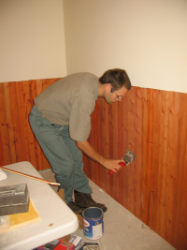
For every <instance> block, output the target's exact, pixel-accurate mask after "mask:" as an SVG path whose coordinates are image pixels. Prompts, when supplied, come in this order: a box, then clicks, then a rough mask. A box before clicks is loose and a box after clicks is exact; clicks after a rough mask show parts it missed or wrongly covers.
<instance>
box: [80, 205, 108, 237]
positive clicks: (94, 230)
mask: <svg viewBox="0 0 187 250" xmlns="http://www.w3.org/2000/svg"><path fill="white" fill-rule="evenodd" d="M82 216H83V225H84V229H83V231H84V236H85V237H86V238H87V239H89V240H98V239H100V238H101V237H102V236H103V233H104V221H103V210H102V209H100V208H97V207H89V208H87V209H85V210H84V211H83V212H82Z"/></svg>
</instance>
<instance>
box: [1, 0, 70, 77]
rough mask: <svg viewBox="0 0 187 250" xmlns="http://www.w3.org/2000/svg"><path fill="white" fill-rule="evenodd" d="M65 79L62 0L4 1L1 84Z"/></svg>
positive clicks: (2, 8)
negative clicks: (44, 79)
mask: <svg viewBox="0 0 187 250" xmlns="http://www.w3.org/2000/svg"><path fill="white" fill-rule="evenodd" d="M65 75H66V56H65V39H64V17H63V5H62V0H1V1H0V82H7V81H20V80H28V79H41V78H55V77H62V76H65Z"/></svg>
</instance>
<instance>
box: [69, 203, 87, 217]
mask: <svg viewBox="0 0 187 250" xmlns="http://www.w3.org/2000/svg"><path fill="white" fill-rule="evenodd" d="M67 205H68V207H69V208H70V209H71V210H72V211H73V212H74V213H76V214H80V215H82V211H83V210H84V208H82V207H81V206H79V205H77V204H75V202H73V201H71V202H70V203H68V204H67Z"/></svg>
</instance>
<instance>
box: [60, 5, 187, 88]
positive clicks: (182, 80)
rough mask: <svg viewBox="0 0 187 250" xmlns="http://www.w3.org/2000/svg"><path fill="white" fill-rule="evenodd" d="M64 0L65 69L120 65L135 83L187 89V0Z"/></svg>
mask: <svg viewBox="0 0 187 250" xmlns="http://www.w3.org/2000/svg"><path fill="white" fill-rule="evenodd" d="M63 2H64V15H65V39H66V53H67V73H68V74H70V73H74V72H78V71H90V72H92V73H95V74H96V75H98V76H100V75H101V74H102V73H103V71H105V70H106V69H108V68H114V67H119V68H125V69H126V70H127V72H128V73H129V76H130V78H131V80H132V83H133V85H135V86H140V87H147V88H155V89H162V90H173V91H178V92H187V1H185V0H115V1H114V0H64V1H63Z"/></svg>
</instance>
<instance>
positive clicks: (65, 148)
mask: <svg viewBox="0 0 187 250" xmlns="http://www.w3.org/2000/svg"><path fill="white" fill-rule="evenodd" d="M29 121H30V125H31V128H32V130H33V132H34V134H35V136H36V138H37V140H38V143H39V144H40V146H41V148H42V150H43V152H44V154H45V156H46V157H47V159H48V161H49V163H50V165H51V167H52V170H53V172H54V173H55V177H56V181H57V182H59V183H60V187H61V188H63V189H64V190H65V192H64V193H65V200H66V202H67V203H69V202H71V201H72V194H73V190H76V191H79V192H81V193H85V194H91V193H92V189H91V187H90V186H89V180H88V178H87V176H86V175H85V173H84V172H83V161H82V152H81V150H80V149H79V148H78V147H77V146H76V143H75V141H73V140H72V139H71V138H70V136H69V126H61V125H54V124H52V123H51V122H50V121H49V120H47V119H46V118H42V115H41V112H39V111H38V110H37V109H36V108H35V106H34V107H33V108H32V110H31V112H30V114H29Z"/></svg>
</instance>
